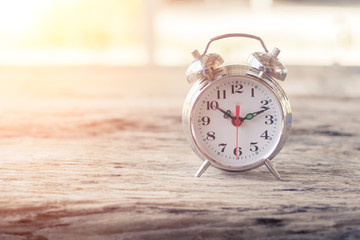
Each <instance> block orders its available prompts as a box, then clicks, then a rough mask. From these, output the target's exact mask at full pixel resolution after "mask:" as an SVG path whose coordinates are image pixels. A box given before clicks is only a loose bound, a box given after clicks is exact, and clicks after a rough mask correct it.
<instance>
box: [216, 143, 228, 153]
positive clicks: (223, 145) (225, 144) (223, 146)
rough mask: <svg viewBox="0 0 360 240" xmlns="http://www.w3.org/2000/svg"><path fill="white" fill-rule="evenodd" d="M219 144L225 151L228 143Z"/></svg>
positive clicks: (222, 150)
mask: <svg viewBox="0 0 360 240" xmlns="http://www.w3.org/2000/svg"><path fill="white" fill-rule="evenodd" d="M218 146H219V147H222V149H221V150H220V152H225V148H226V146H227V143H220V144H219V145H218Z"/></svg>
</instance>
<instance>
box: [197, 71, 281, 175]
mask: <svg viewBox="0 0 360 240" xmlns="http://www.w3.org/2000/svg"><path fill="white" fill-rule="evenodd" d="M283 118H284V116H283V112H282V108H281V105H280V103H279V100H278V98H277V96H276V94H275V93H274V92H273V91H272V90H271V88H269V87H268V86H267V85H266V84H265V83H264V82H263V81H262V80H257V79H255V78H251V77H246V76H229V77H224V78H220V79H219V80H216V81H214V82H212V83H211V84H209V85H208V86H207V87H205V89H203V91H202V92H201V94H200V95H199V97H198V98H197V100H196V102H195V104H194V107H193V108H192V111H191V120H190V125H191V132H192V137H193V139H194V141H195V143H196V145H197V147H198V148H199V150H200V151H201V153H202V154H203V155H204V156H205V157H206V158H207V159H208V160H210V161H211V162H213V163H215V164H216V165H218V166H219V167H221V168H225V169H229V170H231V169H234V170H236V169H241V168H244V167H245V168H246V167H248V166H254V167H256V166H255V165H257V164H262V163H263V162H264V161H265V160H266V159H267V158H268V157H269V156H270V155H271V154H272V153H273V152H274V151H275V149H276V147H277V145H278V144H279V141H280V139H281V134H282V129H283V127H282V125H283Z"/></svg>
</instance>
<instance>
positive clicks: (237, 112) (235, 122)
mask: <svg viewBox="0 0 360 240" xmlns="http://www.w3.org/2000/svg"><path fill="white" fill-rule="evenodd" d="M235 113H236V117H235V120H233V124H234V125H235V126H236V148H235V152H236V160H238V158H239V126H240V124H241V119H240V105H236V107H235Z"/></svg>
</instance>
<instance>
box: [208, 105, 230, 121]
mask: <svg viewBox="0 0 360 240" xmlns="http://www.w3.org/2000/svg"><path fill="white" fill-rule="evenodd" d="M210 106H211V107H212V108H215V109H216V110H219V111H220V112H222V113H223V114H224V118H228V117H230V118H231V119H232V120H234V119H235V117H233V116H231V111H230V110H227V111H224V110H222V109H221V108H219V107H217V106H215V105H213V104H210Z"/></svg>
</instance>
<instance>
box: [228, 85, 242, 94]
mask: <svg viewBox="0 0 360 240" xmlns="http://www.w3.org/2000/svg"><path fill="white" fill-rule="evenodd" d="M243 88H244V86H243V85H242V84H232V85H231V93H232V94H234V93H242V92H243V91H244V90H242V89H243Z"/></svg>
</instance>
